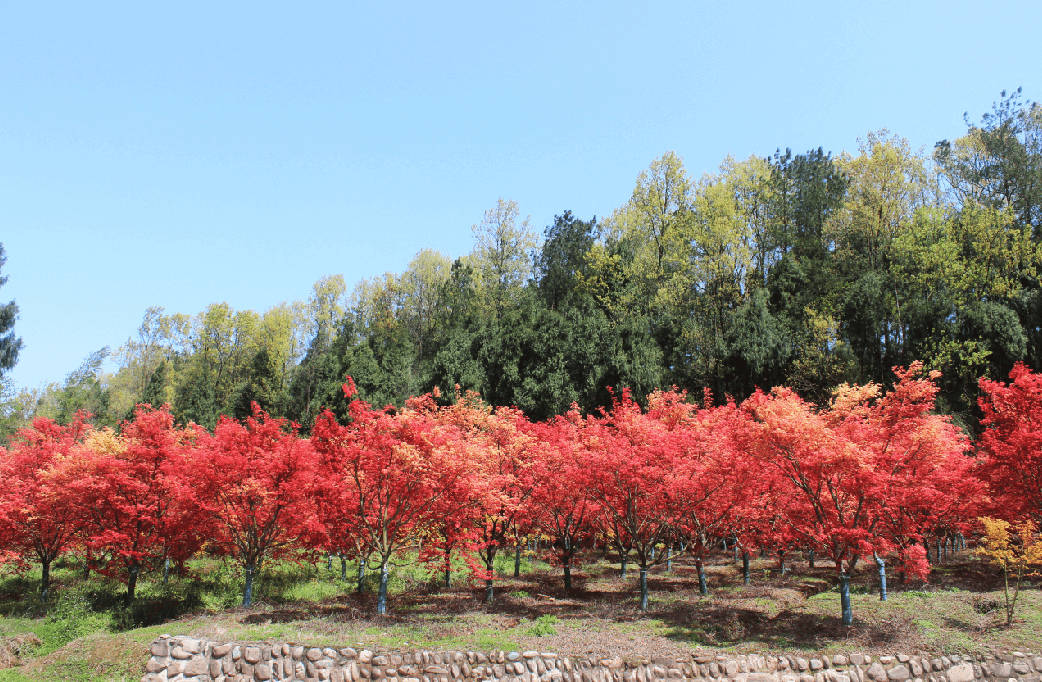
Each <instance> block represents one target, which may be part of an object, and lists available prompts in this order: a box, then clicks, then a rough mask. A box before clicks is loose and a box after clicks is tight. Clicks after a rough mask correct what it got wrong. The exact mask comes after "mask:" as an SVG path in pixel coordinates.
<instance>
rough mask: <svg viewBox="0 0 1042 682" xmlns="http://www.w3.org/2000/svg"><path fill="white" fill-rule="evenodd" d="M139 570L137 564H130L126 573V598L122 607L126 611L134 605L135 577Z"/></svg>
mask: <svg viewBox="0 0 1042 682" xmlns="http://www.w3.org/2000/svg"><path fill="white" fill-rule="evenodd" d="M140 570H141V569H140V567H139V566H138V565H137V564H131V565H130V569H129V570H128V571H127V573H128V575H127V598H126V601H125V602H124V604H123V605H124V606H125V607H126V608H128V609H129V608H130V605H131V604H133V603H134V592H135V591H136V590H137V575H138V571H140Z"/></svg>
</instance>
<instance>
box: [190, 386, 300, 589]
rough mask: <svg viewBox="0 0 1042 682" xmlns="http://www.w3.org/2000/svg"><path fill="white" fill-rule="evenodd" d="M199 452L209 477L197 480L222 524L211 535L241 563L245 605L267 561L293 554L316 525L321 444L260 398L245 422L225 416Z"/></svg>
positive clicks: (220, 548)
mask: <svg viewBox="0 0 1042 682" xmlns="http://www.w3.org/2000/svg"><path fill="white" fill-rule="evenodd" d="M197 454H198V457H199V461H198V464H199V465H200V466H199V469H198V471H200V472H204V476H202V477H200V478H201V479H205V483H204V482H203V480H200V481H199V483H198V484H199V485H200V487H202V488H203V489H204V490H205V492H206V498H207V500H206V501H207V504H208V506H209V507H210V509H211V511H212V513H213V514H214V524H213V525H214V527H216V528H217V532H216V533H215V534H214V537H213V538H212V542H213V544H214V547H215V549H217V550H218V551H220V552H223V553H225V554H229V555H231V556H233V557H234V558H235V560H236V561H238V562H239V563H240V564H241V565H242V567H243V570H244V571H245V573H246V585H245V587H244V589H243V596H242V605H243V606H250V605H251V604H252V602H253V580H254V576H255V575H256V573H257V571H259V570H260V568H261V566H262V565H263V563H264V561H265V560H268V559H275V558H278V557H281V556H285V555H287V554H290V553H291V552H293V551H294V550H296V549H298V548H299V547H300V541H301V538H303V537H305V536H307V535H308V534H313V533H317V532H318V517H317V514H316V510H315V504H314V500H313V497H312V494H313V490H314V485H315V480H316V477H317V475H318V467H317V457H316V453H315V450H314V448H313V447H312V445H311V443H310V441H308V440H306V439H303V438H300V437H299V436H298V435H297V430H296V427H295V426H294V425H291V424H290V423H289V422H288V421H287V420H285V419H275V418H272V417H270V416H269V415H268V414H266V413H265V412H263V411H261V410H260V409H259V408H258V407H257V406H256V404H254V415H253V416H252V417H249V418H247V419H245V420H243V421H242V422H239V421H236V420H234V419H229V418H227V417H222V418H221V420H220V422H219V423H218V424H217V428H216V429H215V430H214V435H213V437H212V438H205V439H204V440H203V443H202V447H200V448H199V450H198V451H197Z"/></svg>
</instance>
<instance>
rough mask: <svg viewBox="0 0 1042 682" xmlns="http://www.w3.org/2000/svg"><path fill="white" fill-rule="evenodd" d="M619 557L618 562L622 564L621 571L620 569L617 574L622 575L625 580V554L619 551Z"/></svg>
mask: <svg viewBox="0 0 1042 682" xmlns="http://www.w3.org/2000/svg"><path fill="white" fill-rule="evenodd" d="M619 557H620V558H619V562H620V563H621V564H622V571H621V573H620V574H619V575H620V576H621V577H622V579H623V580H625V579H626V555H625V554H623V553H621V552H620V553H619Z"/></svg>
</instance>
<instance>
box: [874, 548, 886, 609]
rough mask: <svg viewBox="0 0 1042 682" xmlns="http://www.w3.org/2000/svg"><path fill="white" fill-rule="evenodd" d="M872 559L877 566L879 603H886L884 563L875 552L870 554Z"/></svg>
mask: <svg viewBox="0 0 1042 682" xmlns="http://www.w3.org/2000/svg"><path fill="white" fill-rule="evenodd" d="M872 558H873V559H875V560H876V566H879V601H886V562H885V561H883V557H881V556H879V555H878V554H876V553H875V552H873V553H872Z"/></svg>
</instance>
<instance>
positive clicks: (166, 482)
mask: <svg viewBox="0 0 1042 682" xmlns="http://www.w3.org/2000/svg"><path fill="white" fill-rule="evenodd" d="M197 436H198V434H197V432H195V431H187V430H179V429H175V428H174V420H173V417H172V416H171V415H170V412H169V409H168V408H167V407H166V406H164V407H163V408H162V409H159V410H155V409H152V408H151V407H150V406H148V405H139V406H138V408H137V409H136V410H135V412H134V419H133V420H132V421H128V422H124V424H123V430H122V433H121V434H120V435H118V436H117V435H116V434H115V433H113V432H112V431H111V430H108V429H104V430H101V431H97V432H95V433H93V434H91V436H90V437H88V438H87V439H86V442H85V445H86V447H85V448H83V449H82V452H80V451H74V453H73V454H74V455H76V456H73V457H68V458H66V459H64V460H63V461H62V463H61V465H60V466H59V467H56V469H55V477H54V479H53V485H56V486H62V487H64V489H65V490H66V491H67V493H68V495H69V498H70V500H71V505H72V506H73V507H74V509H75V510H76V513H77V514H78V515H79V518H80V523H81V527H82V532H83V538H84V542H85V545H86V547H87V550H88V552H89V553H90V554H91V556H92V557H94V558H95V560H97V561H98V562H99V563H100V567H99V569H98V570H99V572H101V573H102V574H104V575H110V576H114V577H117V578H119V579H120V580H123V581H126V584H127V594H126V598H125V602H124V603H125V605H126V606H127V607H129V606H130V604H131V603H132V602H133V601H134V591H135V588H136V586H137V581H138V577H139V576H140V574H141V573H142V572H143V571H149V570H154V569H156V568H158V567H159V566H161V565H163V563H164V561H165V560H166V559H171V560H173V561H176V562H178V563H183V562H184V561H185V560H186V559H188V558H189V557H190V556H191V555H192V554H193V553H194V552H195V551H197V550H198V549H199V547H200V546H201V545H202V532H203V531H202V524H203V522H204V521H205V518H206V517H205V509H204V507H203V506H202V505H201V504H200V500H199V499H198V498H197V496H196V490H195V488H194V486H193V485H192V484H191V481H190V480H189V479H188V478H187V473H188V472H189V471H190V470H191V468H192V463H191V459H190V457H189V454H190V451H191V447H192V444H193V442H194V440H195V439H196V437H197Z"/></svg>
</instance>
